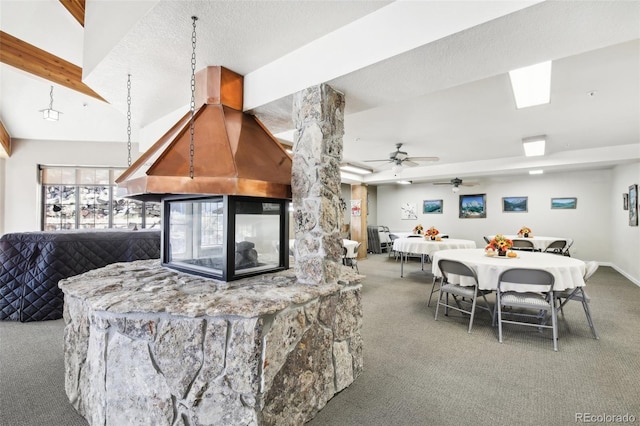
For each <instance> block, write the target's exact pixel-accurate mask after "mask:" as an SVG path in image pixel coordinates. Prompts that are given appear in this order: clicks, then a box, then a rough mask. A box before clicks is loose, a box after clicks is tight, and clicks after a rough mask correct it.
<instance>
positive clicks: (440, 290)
mask: <svg viewBox="0 0 640 426" xmlns="http://www.w3.org/2000/svg"><path fill="white" fill-rule="evenodd" d="M442 279H443V280H444V278H442ZM441 299H442V281H440V288H439V289H438V304H437V305H436V318H435V319H436V321H438V310H439V309H440V300H441Z"/></svg>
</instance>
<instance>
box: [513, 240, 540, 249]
mask: <svg viewBox="0 0 640 426" xmlns="http://www.w3.org/2000/svg"><path fill="white" fill-rule="evenodd" d="M511 249H512V250H524V251H536V250H535V247H534V246H533V242H532V241H529V240H513V247H511Z"/></svg>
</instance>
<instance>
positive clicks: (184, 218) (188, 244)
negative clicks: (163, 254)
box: [169, 198, 225, 275]
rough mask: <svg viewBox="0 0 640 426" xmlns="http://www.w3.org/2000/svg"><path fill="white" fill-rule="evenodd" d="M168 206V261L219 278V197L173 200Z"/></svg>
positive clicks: (221, 209)
mask: <svg viewBox="0 0 640 426" xmlns="http://www.w3.org/2000/svg"><path fill="white" fill-rule="evenodd" d="M170 206H171V207H170V220H169V260H170V262H173V263H176V264H181V263H182V264H185V265H188V267H189V268H191V269H194V270H202V271H207V272H212V273H214V274H220V275H221V274H222V270H223V268H224V264H223V262H224V260H223V249H224V241H225V238H224V203H223V200H222V198H220V199H208V200H206V201H194V200H190V201H173V202H171V203H170Z"/></svg>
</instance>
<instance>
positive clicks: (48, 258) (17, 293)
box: [0, 229, 160, 322]
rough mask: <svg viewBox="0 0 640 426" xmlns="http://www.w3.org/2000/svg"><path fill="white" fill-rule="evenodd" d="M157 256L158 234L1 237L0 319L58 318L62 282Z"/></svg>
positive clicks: (57, 233)
mask: <svg viewBox="0 0 640 426" xmlns="http://www.w3.org/2000/svg"><path fill="white" fill-rule="evenodd" d="M159 257H160V231H158V230H138V231H130V230H115V229H104V230H78V231H55V232H24V233H13V234H5V235H3V236H2V237H0V320H14V321H23V322H26V321H43V320H53V319H59V318H62V308H63V302H64V301H63V295H62V291H60V289H59V288H58V281H60V280H61V279H63V278H67V277H71V276H74V275H78V274H82V273H84V272H87V271H89V270H91V269H96V268H101V267H103V266H106V265H109V264H111V263H116V262H131V261H134V260H146V259H157V258H159Z"/></svg>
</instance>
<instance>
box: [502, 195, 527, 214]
mask: <svg viewBox="0 0 640 426" xmlns="http://www.w3.org/2000/svg"><path fill="white" fill-rule="evenodd" d="M528 200H529V197H502V211H503V212H527V211H528V207H527V203H528Z"/></svg>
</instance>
